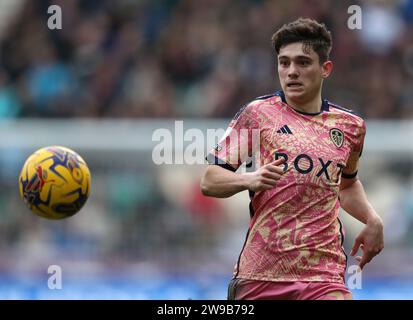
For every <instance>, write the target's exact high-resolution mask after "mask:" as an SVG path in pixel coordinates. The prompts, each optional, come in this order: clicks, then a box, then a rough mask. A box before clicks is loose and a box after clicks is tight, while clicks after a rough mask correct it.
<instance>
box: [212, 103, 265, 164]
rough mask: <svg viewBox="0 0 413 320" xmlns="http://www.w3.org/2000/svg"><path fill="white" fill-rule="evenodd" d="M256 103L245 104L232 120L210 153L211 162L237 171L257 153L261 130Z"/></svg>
mask: <svg viewBox="0 0 413 320" xmlns="http://www.w3.org/2000/svg"><path fill="white" fill-rule="evenodd" d="M257 113H258V112H257V106H256V104H254V103H250V104H247V105H245V106H244V107H243V108H241V110H240V111H239V112H238V113H237V114H236V115H235V117H234V118H233V119H232V120H231V122H230V124H229V126H228V128H227V130H226V131H225V134H224V136H223V137H222V138H221V140H220V141H219V143H218V144H217V145H216V146H215V147H214V148H213V149H212V150H210V152H209V153H208V156H207V157H206V160H207V161H208V163H209V164H215V165H220V166H222V167H224V168H226V169H228V170H231V171H236V170H237V169H238V168H239V167H240V166H241V165H242V164H243V163H244V162H245V161H246V160H247V159H248V158H249V157H251V156H252V155H253V154H255V152H256V150H257V146H258V145H259V141H260V131H259V123H258V115H257Z"/></svg>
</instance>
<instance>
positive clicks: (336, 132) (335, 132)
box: [330, 128, 344, 148]
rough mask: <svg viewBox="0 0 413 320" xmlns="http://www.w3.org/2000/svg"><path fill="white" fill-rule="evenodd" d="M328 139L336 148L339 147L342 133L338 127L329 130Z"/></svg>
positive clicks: (341, 143)
mask: <svg viewBox="0 0 413 320" xmlns="http://www.w3.org/2000/svg"><path fill="white" fill-rule="evenodd" d="M330 139H331V141H333V143H334V145H335V146H336V147H337V148H340V147H341V146H342V145H343V142H344V133H343V131H341V130H340V129H337V128H334V129H331V130H330Z"/></svg>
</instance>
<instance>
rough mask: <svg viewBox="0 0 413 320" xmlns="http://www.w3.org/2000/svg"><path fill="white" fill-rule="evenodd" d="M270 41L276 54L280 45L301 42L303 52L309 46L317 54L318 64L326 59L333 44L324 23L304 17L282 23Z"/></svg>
mask: <svg viewBox="0 0 413 320" xmlns="http://www.w3.org/2000/svg"><path fill="white" fill-rule="evenodd" d="M271 42H272V45H273V47H274V49H275V52H277V55H278V54H279V53H280V49H281V47H283V46H285V45H288V44H291V43H295V42H302V43H303V45H304V48H303V49H304V52H306V50H308V48H310V47H311V48H312V49H313V50H314V52H316V53H317V54H318V57H319V60H320V64H321V63H323V62H326V61H327V60H328V58H329V55H330V51H331V47H332V45H333V41H332V39H331V33H330V31H328V30H327V27H326V26H325V24H323V23H319V22H317V21H315V20H312V19H304V18H299V19H297V20H295V21H293V22H290V23H287V24H284V25H283V26H282V27H281V28H280V29H278V30H277V31H276V32H275V33H274V34H273V35H272V38H271ZM306 48H307V49H306Z"/></svg>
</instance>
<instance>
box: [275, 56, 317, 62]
mask: <svg viewBox="0 0 413 320" xmlns="http://www.w3.org/2000/svg"><path fill="white" fill-rule="evenodd" d="M281 59H288V60H309V61H312V60H313V59H312V58H311V57H310V56H305V55H298V56H293V57H289V56H278V60H281Z"/></svg>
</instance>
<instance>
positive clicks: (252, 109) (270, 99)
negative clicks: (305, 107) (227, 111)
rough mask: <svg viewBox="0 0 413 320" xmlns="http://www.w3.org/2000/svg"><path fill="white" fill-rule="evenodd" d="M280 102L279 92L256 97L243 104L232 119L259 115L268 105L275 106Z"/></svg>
mask: <svg viewBox="0 0 413 320" xmlns="http://www.w3.org/2000/svg"><path fill="white" fill-rule="evenodd" d="M281 102H282V98H281V96H280V94H279V92H278V91H277V92H275V93H271V94H266V95H263V96H259V97H256V98H254V99H252V100H250V101H249V102H247V103H246V104H244V105H243V106H242V107H241V109H240V110H239V111H238V112H237V114H236V115H235V117H234V119H237V118H238V117H239V116H240V115H241V114H251V113H257V112H258V113H259V112H260V110H261V109H262V108H264V107H265V106H268V105H276V104H278V103H281Z"/></svg>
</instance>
